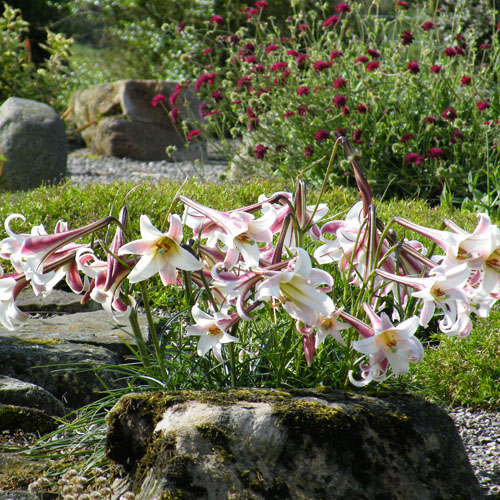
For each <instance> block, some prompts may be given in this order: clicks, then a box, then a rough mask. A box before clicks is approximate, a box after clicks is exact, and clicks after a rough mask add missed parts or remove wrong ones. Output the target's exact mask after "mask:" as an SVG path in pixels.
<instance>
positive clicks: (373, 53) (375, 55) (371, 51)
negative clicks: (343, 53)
mask: <svg viewBox="0 0 500 500" xmlns="http://www.w3.org/2000/svg"><path fill="white" fill-rule="evenodd" d="M366 52H367V53H368V55H369V56H370V57H371V58H373V59H378V58H379V57H380V52H379V51H378V50H375V49H366Z"/></svg>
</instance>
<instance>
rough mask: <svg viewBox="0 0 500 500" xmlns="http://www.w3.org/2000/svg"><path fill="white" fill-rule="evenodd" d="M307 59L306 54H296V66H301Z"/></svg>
mask: <svg viewBox="0 0 500 500" xmlns="http://www.w3.org/2000/svg"><path fill="white" fill-rule="evenodd" d="M306 59H307V54H299V55H298V56H297V66H302V63H303V62H304V61H305V60H306Z"/></svg>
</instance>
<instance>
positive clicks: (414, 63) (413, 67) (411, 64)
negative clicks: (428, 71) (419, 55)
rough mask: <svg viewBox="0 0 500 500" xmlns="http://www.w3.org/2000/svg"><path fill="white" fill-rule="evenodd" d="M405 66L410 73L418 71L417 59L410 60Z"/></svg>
mask: <svg viewBox="0 0 500 500" xmlns="http://www.w3.org/2000/svg"><path fill="white" fill-rule="evenodd" d="M407 68H408V71H409V72H410V73H413V74H414V75H416V74H417V73H420V66H419V64H418V62H417V61H410V62H409V63H408V66H407Z"/></svg>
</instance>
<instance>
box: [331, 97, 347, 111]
mask: <svg viewBox="0 0 500 500" xmlns="http://www.w3.org/2000/svg"><path fill="white" fill-rule="evenodd" d="M346 102H347V97H346V96H345V95H341V94H337V95H336V96H335V97H334V98H333V105H334V106H335V107H336V108H341V107H342V106H345V104H346Z"/></svg>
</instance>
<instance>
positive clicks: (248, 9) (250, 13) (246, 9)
mask: <svg viewBox="0 0 500 500" xmlns="http://www.w3.org/2000/svg"><path fill="white" fill-rule="evenodd" d="M243 12H245V13H246V15H247V19H251V18H252V17H253V16H255V14H258V13H259V9H255V8H252V7H244V8H243Z"/></svg>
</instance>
